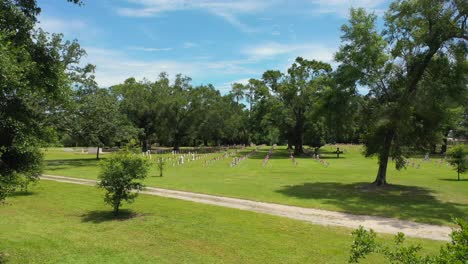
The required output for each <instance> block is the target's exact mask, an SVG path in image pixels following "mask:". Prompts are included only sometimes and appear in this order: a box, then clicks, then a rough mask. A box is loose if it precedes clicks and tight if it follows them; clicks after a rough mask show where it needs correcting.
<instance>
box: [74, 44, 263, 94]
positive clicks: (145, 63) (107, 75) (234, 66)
mask: <svg viewBox="0 0 468 264" xmlns="http://www.w3.org/2000/svg"><path fill="white" fill-rule="evenodd" d="M86 52H87V53H88V56H87V58H86V59H85V60H84V62H83V63H91V64H95V65H96V74H95V75H96V81H97V83H98V84H99V86H102V87H109V86H112V85H115V84H118V83H121V82H123V81H124V80H125V79H127V78H129V77H135V78H136V79H139V80H141V79H143V78H147V79H149V80H155V79H156V78H157V77H158V75H159V74H160V73H161V72H167V73H168V74H169V75H170V76H172V77H173V76H175V75H176V74H178V73H182V74H184V75H187V76H190V77H192V78H194V79H210V78H211V77H212V76H213V75H229V74H244V75H247V76H251V75H253V74H256V73H258V70H256V69H254V68H249V67H248V66H249V64H250V63H251V62H250V61H249V60H230V61H229V60H220V61H203V60H201V61H183V60H137V59H133V58H130V57H128V56H127V55H126V54H125V53H123V52H121V51H118V50H109V49H102V48H95V47H87V48H86Z"/></svg>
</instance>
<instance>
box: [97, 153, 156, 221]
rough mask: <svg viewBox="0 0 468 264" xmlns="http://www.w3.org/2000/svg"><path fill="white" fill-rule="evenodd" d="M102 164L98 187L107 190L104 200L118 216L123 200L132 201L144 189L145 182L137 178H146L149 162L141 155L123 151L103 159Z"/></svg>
mask: <svg viewBox="0 0 468 264" xmlns="http://www.w3.org/2000/svg"><path fill="white" fill-rule="evenodd" d="M100 166H101V173H100V174H99V180H100V182H99V183H98V187H100V188H103V189H105V190H106V195H105V197H104V201H105V202H106V203H107V204H109V205H111V206H112V207H113V208H114V215H115V216H117V215H118V213H119V208H120V206H121V205H122V201H126V202H127V203H132V202H133V201H134V200H135V198H136V197H137V195H138V191H140V190H142V189H143V184H142V183H141V182H140V181H137V180H143V179H144V178H146V176H147V174H148V171H149V162H148V160H147V159H145V158H144V157H142V156H140V155H135V154H133V153H130V152H128V151H122V152H118V153H114V154H112V156H111V157H109V158H108V159H106V160H103V161H102V162H101V164H100Z"/></svg>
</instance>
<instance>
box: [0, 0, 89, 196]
mask: <svg viewBox="0 0 468 264" xmlns="http://www.w3.org/2000/svg"><path fill="white" fill-rule="evenodd" d="M69 2H74V3H80V1H78V0H70V1H69ZM39 13H40V8H39V7H38V6H37V4H36V1H34V0H29V1H20V0H16V1H15V0H1V1H0V65H1V67H0V135H1V137H0V200H3V199H4V198H5V196H6V195H7V194H8V193H9V192H10V191H12V190H14V189H15V188H16V183H17V177H18V176H19V175H22V174H27V176H28V177H29V178H37V177H38V176H39V174H40V173H41V161H42V155H41V152H40V150H39V144H40V142H41V140H42V139H43V138H44V136H46V135H47V134H48V132H47V128H48V126H47V125H45V123H46V121H45V120H46V117H47V113H48V112H50V111H53V110H54V109H55V108H56V107H57V106H60V105H61V104H63V103H64V102H65V101H67V100H68V98H69V94H70V92H71V89H70V87H71V81H70V80H71V75H73V73H76V72H79V71H80V68H79V67H78V64H79V61H80V58H81V56H83V55H84V54H85V52H84V50H82V49H81V48H80V47H79V45H78V43H77V42H76V41H74V42H69V41H65V42H64V41H62V35H60V34H52V35H49V34H47V33H46V32H44V31H42V30H41V29H35V26H36V23H37V16H38V15H39Z"/></svg>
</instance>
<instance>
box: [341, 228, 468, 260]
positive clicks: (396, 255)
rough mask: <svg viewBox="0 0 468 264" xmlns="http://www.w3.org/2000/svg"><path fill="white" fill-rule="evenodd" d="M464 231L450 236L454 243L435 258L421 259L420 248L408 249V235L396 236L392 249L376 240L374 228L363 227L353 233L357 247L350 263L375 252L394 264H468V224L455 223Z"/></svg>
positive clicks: (352, 253) (447, 245) (410, 247)
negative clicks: (406, 243) (405, 243)
mask: <svg viewBox="0 0 468 264" xmlns="http://www.w3.org/2000/svg"><path fill="white" fill-rule="evenodd" d="M455 222H456V223H457V224H458V225H459V226H460V230H454V231H452V233H451V234H450V237H451V238H452V241H451V242H450V243H447V244H446V245H445V246H444V247H442V248H441V249H440V251H439V254H438V255H435V256H421V255H419V254H418V253H419V251H421V249H422V247H421V246H420V245H416V246H414V245H409V246H405V245H404V241H405V235H404V234H403V233H398V234H397V235H396V236H395V246H393V247H389V246H387V245H385V244H383V243H382V242H379V241H377V240H376V237H377V235H376V233H375V232H374V231H373V230H372V229H371V230H370V231H367V230H365V229H364V228H363V227H362V226H361V227H359V228H358V229H356V230H354V231H353V232H352V235H353V244H352V246H351V256H350V258H349V260H348V262H349V263H359V261H360V260H361V259H364V258H365V257H366V256H367V255H369V254H371V253H376V254H379V255H381V256H383V257H384V258H385V259H387V260H388V261H389V262H390V263H402V264H403V263H411V264H451V263H460V264H463V263H467V262H468V255H467V254H466V253H467V252H468V243H467V241H468V223H466V222H465V221H463V220H462V219H458V220H456V221H455Z"/></svg>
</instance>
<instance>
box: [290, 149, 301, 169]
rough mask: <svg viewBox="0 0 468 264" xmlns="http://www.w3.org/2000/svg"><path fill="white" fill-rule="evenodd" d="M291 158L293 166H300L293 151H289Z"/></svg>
mask: <svg viewBox="0 0 468 264" xmlns="http://www.w3.org/2000/svg"><path fill="white" fill-rule="evenodd" d="M289 157H290V158H291V162H292V165H293V166H297V165H298V164H299V163H298V162H297V160H296V158H295V157H294V154H293V152H292V150H289Z"/></svg>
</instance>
